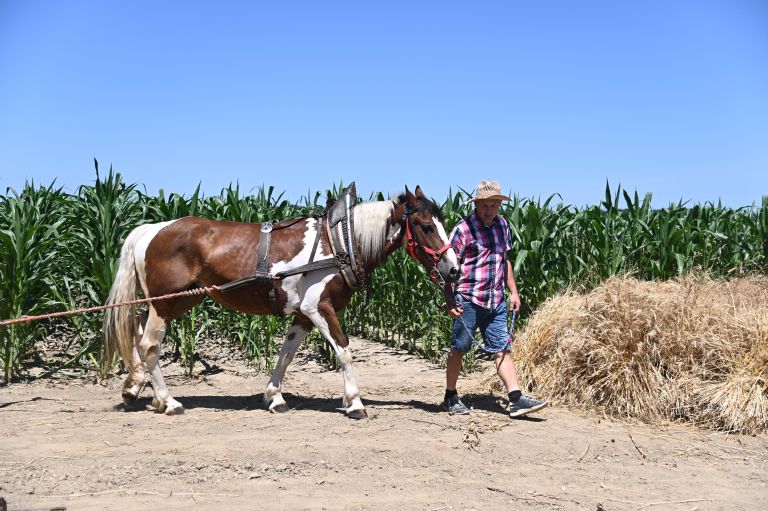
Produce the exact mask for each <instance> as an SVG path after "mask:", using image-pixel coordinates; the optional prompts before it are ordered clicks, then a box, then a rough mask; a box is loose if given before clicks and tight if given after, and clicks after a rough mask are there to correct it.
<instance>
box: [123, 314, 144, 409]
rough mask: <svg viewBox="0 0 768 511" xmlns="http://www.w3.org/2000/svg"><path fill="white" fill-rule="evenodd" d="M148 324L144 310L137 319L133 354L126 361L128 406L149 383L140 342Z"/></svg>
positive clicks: (125, 390) (125, 386)
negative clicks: (140, 351) (140, 350)
mask: <svg viewBox="0 0 768 511" xmlns="http://www.w3.org/2000/svg"><path fill="white" fill-rule="evenodd" d="M146 324H147V313H146V312H143V313H142V314H141V316H140V317H139V318H137V320H136V336H135V338H134V340H133V356H132V357H131V360H130V361H128V362H126V364H125V365H126V366H127V369H128V376H127V377H126V379H125V382H124V383H123V403H124V404H125V406H126V408H131V407H133V406H134V405H135V404H136V399H137V398H138V397H139V394H141V391H142V390H144V387H145V386H146V385H147V374H146V372H145V371H144V361H143V360H142V359H141V355H140V353H139V343H140V342H141V338H142V336H143V335H144V326H145V325H146Z"/></svg>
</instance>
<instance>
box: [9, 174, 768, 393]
mask: <svg viewBox="0 0 768 511" xmlns="http://www.w3.org/2000/svg"><path fill="white" fill-rule="evenodd" d="M95 163H96V181H95V184H94V185H93V186H90V185H83V186H80V187H79V188H78V189H77V191H76V193H66V192H64V191H63V190H62V189H61V188H56V187H55V185H54V184H51V185H48V186H39V185H35V183H27V184H26V186H25V187H24V188H23V189H22V190H21V191H16V190H13V189H8V190H7V191H6V193H5V195H0V319H8V318H17V317H20V316H23V315H36V314H43V313H48V312H55V311H63V310H70V309H75V308H80V307H90V306H95V305H100V304H103V303H104V302H105V301H106V297H107V295H108V293H109V288H110V286H111V284H112V279H113V277H114V274H115V271H116V266H117V263H118V259H119V252H120V247H121V244H122V241H123V240H124V239H125V237H126V236H127V234H128V233H129V232H130V231H131V230H132V229H133V228H134V227H136V226H137V225H140V224H142V223H146V222H159V221H165V220H170V219H175V218H180V217H183V216H187V215H197V216H202V217H206V218H212V219H223V220H236V221H243V222H262V221H267V220H282V219H286V218H291V217H296V216H301V215H311V214H318V213H320V212H321V211H322V210H323V208H324V207H325V205H326V201H327V200H328V199H329V198H333V197H336V196H337V195H338V193H339V192H340V191H341V189H342V188H343V185H339V186H336V185H334V186H333V188H332V189H328V190H325V191H324V192H323V193H321V192H319V191H318V192H315V194H314V195H312V196H309V195H308V196H305V197H304V198H302V199H301V200H300V201H299V202H298V203H290V202H289V201H288V200H286V199H284V198H283V193H278V192H276V191H275V190H274V188H273V187H260V188H259V189H257V190H256V191H255V193H244V192H243V191H241V190H240V188H239V186H238V185H236V184H235V185H230V186H229V187H228V188H225V189H223V190H221V192H220V193H219V194H218V195H215V196H210V197H204V196H203V195H201V193H200V189H199V187H198V189H197V190H195V192H194V193H192V195H191V196H188V197H186V196H182V195H179V194H176V193H170V194H168V195H167V196H166V194H165V193H164V192H162V191H161V192H160V193H159V194H158V195H157V196H150V195H147V194H146V193H143V192H142V191H141V189H140V186H139V185H136V184H128V183H126V182H125V181H124V180H123V178H122V176H121V175H120V174H119V173H116V172H113V170H112V169H111V168H110V170H109V172H108V173H107V175H106V176H105V177H103V176H102V175H101V174H100V172H99V168H98V162H95ZM469 197H470V194H469V193H468V192H467V191H465V190H463V189H461V188H459V189H458V191H456V192H453V191H452V190H451V191H449V193H448V197H447V198H446V199H445V200H444V201H441V200H439V199H437V200H435V202H436V203H437V204H438V205H440V206H441V208H442V210H443V213H444V215H445V217H446V223H447V227H448V229H449V230H450V229H451V228H452V227H453V225H454V224H455V223H456V222H458V221H459V220H461V218H462V217H463V216H465V215H467V214H469V213H470V212H471V209H470V206H467V205H465V202H466V200H467V199H468V198H469ZM383 198H384V197H383V196H382V195H381V194H380V193H377V194H374V196H371V197H369V199H368V200H382V199H383ZM556 198H557V195H552V196H550V197H549V198H547V199H546V200H544V201H543V202H542V201H540V200H536V201H534V200H531V199H526V198H520V197H517V196H515V197H514V199H513V200H512V201H511V202H510V203H508V204H505V205H504V206H502V210H501V213H500V214H502V215H504V216H505V217H506V218H507V219H508V220H509V222H510V225H511V227H512V231H513V237H514V241H515V248H514V249H513V251H512V253H511V254H510V257H511V258H512V260H513V261H514V270H515V275H516V277H517V283H518V287H519V289H520V292H521V296H522V299H523V310H522V314H521V317H522V319H523V321H524V320H525V318H526V317H527V316H528V315H529V314H530V312H531V311H532V310H534V309H535V308H536V307H537V306H538V305H539V304H541V303H542V302H543V301H544V300H545V299H546V298H548V297H549V296H552V295H553V294H555V293H557V292H558V291H560V290H562V289H563V288H565V287H569V286H580V287H585V288H589V287H592V286H596V285H598V284H599V283H600V282H602V281H603V280H605V279H606V278H609V277H612V276H614V275H620V274H627V273H629V274H633V275H635V276H636V277H638V278H641V279H646V280H661V279H668V278H672V277H676V276H682V275H685V274H688V273H689V272H692V271H700V272H706V273H709V274H711V275H712V276H716V277H719V276H725V277H728V276H736V275H743V274H748V273H763V274H765V273H768V196H764V197H762V202H761V203H760V204H759V205H757V204H753V205H751V206H746V207H742V208H738V209H733V208H726V207H724V206H722V205H721V204H713V203H706V204H703V205H701V204H696V205H693V206H688V205H687V204H684V203H677V204H670V205H669V206H667V207H665V208H661V209H652V208H651V194H646V195H645V196H644V197H643V198H642V199H641V198H640V196H639V195H638V194H637V193H635V194H633V195H630V194H629V193H627V192H626V191H624V190H621V189H617V190H615V191H612V190H611V189H610V187H609V185H607V184H606V189H605V193H604V198H603V199H602V201H601V202H600V203H599V204H598V205H595V206H590V207H586V208H576V207H574V206H568V205H564V204H562V203H556V201H555V199H556ZM442 302H443V299H442V297H441V296H437V295H436V289H435V287H434V285H433V284H432V283H431V281H430V280H429V278H428V277H427V276H426V274H425V272H424V270H423V269H422V268H421V267H420V266H419V265H417V264H416V263H415V262H413V261H411V260H410V259H409V258H408V256H407V255H406V253H405V251H397V252H396V253H395V254H394V255H393V256H392V257H391V258H390V259H389V260H388V261H387V262H386V263H385V264H383V265H382V266H380V267H379V268H378V269H377V270H376V272H375V273H374V275H373V276H372V278H371V282H370V284H369V286H368V289H367V290H366V291H364V292H361V293H358V294H356V295H355V298H353V300H352V302H351V304H350V306H349V307H348V308H347V310H346V312H345V313H344V314H343V315H342V326H343V327H344V328H345V331H346V332H347V334H349V335H359V336H363V337H366V338H370V339H374V340H378V341H381V342H385V343H387V344H390V345H396V346H398V347H404V348H407V349H409V350H411V351H412V352H414V353H417V354H419V355H422V356H425V357H428V358H431V359H433V360H437V359H439V357H440V356H441V353H444V352H445V350H446V349H447V347H448V346H449V345H450V342H449V332H450V318H449V317H448V316H447V314H445V313H444V312H442V310H441V306H442ZM101 319H102V318H101V315H100V314H89V315H73V316H67V317H65V318H60V319H57V320H43V321H38V322H31V323H21V324H16V325H13V326H10V327H0V362H1V363H2V366H3V378H4V381H5V382H6V383H10V382H11V381H13V380H14V379H15V378H16V377H17V376H18V375H19V374H20V372H22V369H24V368H27V367H32V366H34V365H35V364H40V363H41V360H42V357H41V353H40V351H41V343H42V346H44V345H45V340H46V339H48V338H51V337H52V336H56V335H61V332H65V333H66V337H67V339H66V341H67V343H66V346H65V348H66V351H67V353H69V356H68V357H67V359H66V360H64V361H61V362H57V363H56V364H54V365H52V366H50V367H49V368H48V374H50V372H51V371H55V370H58V369H61V368H64V367H69V368H74V369H79V370H82V371H86V370H93V369H96V368H99V367H102V366H100V362H99V357H100V352H101V348H102V345H101V334H100V325H101ZM285 327H286V322H285V320H284V319H283V318H278V317H259V316H249V315H245V314H240V313H235V312H233V311H230V310H228V309H226V308H224V307H222V306H220V305H218V304H216V303H214V302H212V301H210V300H204V301H203V303H202V304H200V305H198V306H197V307H196V308H195V309H194V310H193V311H192V312H191V313H189V314H188V315H187V316H185V317H184V318H182V319H180V320H178V321H175V322H173V323H171V326H170V327H169V329H168V334H167V337H166V342H165V346H166V351H168V352H171V353H172V354H173V356H174V357H176V358H177V359H178V360H179V361H180V362H181V363H182V364H183V365H184V366H185V367H186V368H187V370H188V371H189V372H190V374H192V373H193V372H194V367H195V363H196V362H197V361H198V360H199V357H198V353H197V350H196V343H197V342H198V341H199V340H200V339H201V338H202V337H203V336H205V337H208V338H213V339H219V340H221V342H230V343H233V344H235V345H237V346H238V347H239V348H240V349H241V350H243V352H244V353H245V354H246V355H247V357H248V358H249V359H250V360H252V361H253V362H254V364H256V365H258V366H260V367H264V368H271V365H272V363H273V360H274V357H275V354H276V353H277V351H278V349H279V347H278V346H277V345H276V343H275V341H274V339H275V337H278V338H279V337H280V336H281V335H282V333H283V331H284V330H285ZM307 342H308V343H310V344H311V345H312V346H313V347H314V348H315V349H316V350H318V351H319V352H320V353H322V354H323V355H324V356H326V357H327V359H328V360H329V363H331V364H332V363H333V361H332V360H331V359H330V357H331V355H330V353H329V351H328V349H327V347H326V346H325V345H324V343H323V341H322V339H321V338H320V337H319V335H317V334H316V333H314V334H313V335H312V336H310V338H309V339H308V340H307ZM466 363H467V364H472V357H468V358H467V359H466ZM48 364H49V365H50V362H48ZM108 365H109V364H107V366H108ZM102 368H103V367H102ZM107 369H108V368H107Z"/></svg>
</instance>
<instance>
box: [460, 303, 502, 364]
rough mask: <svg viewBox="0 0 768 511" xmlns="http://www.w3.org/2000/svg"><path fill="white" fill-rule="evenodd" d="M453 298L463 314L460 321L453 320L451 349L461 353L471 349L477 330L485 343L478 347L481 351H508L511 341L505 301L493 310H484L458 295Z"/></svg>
mask: <svg viewBox="0 0 768 511" xmlns="http://www.w3.org/2000/svg"><path fill="white" fill-rule="evenodd" d="M453 298H454V300H456V303H457V304H458V305H461V306H462V307H464V313H463V314H462V315H461V318H460V319H459V318H456V319H454V320H453V328H452V329H451V338H452V343H451V348H453V349H455V350H456V351H461V352H462V353H466V352H468V351H469V350H470V348H471V347H472V337H473V336H474V337H475V339H477V337H476V336H475V334H476V332H477V329H478V328H479V329H480V333H481V334H483V340H484V341H485V342H484V343H483V345H482V346H478V347H479V348H481V349H482V350H483V351H487V352H488V353H498V352H500V351H508V350H509V349H510V347H511V339H510V337H509V332H508V331H507V314H508V312H507V301H506V300H503V301H502V302H501V303H500V304H499V305H498V307H496V308H495V309H485V308H483V307H480V306H479V305H475V304H474V303H472V302H471V301H470V300H467V299H466V298H464V297H463V296H462V295H460V294H456V295H455V296H454V297H453ZM462 320H463V323H462ZM477 340H478V341H479V340H480V339H477Z"/></svg>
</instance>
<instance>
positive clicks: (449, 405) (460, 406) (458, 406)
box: [443, 394, 469, 415]
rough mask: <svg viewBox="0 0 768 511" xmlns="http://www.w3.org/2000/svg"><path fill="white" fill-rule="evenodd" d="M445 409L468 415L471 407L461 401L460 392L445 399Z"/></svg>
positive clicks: (453, 412)
mask: <svg viewBox="0 0 768 511" xmlns="http://www.w3.org/2000/svg"><path fill="white" fill-rule="evenodd" d="M443 409H444V410H445V411H447V412H448V413H450V414H451V415H453V414H456V415H466V414H468V413H469V408H467V407H466V406H464V403H462V402H461V399H459V396H458V394H454V395H453V396H450V397H447V398H445V401H443Z"/></svg>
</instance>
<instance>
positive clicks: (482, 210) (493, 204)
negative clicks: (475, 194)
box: [475, 199, 501, 227]
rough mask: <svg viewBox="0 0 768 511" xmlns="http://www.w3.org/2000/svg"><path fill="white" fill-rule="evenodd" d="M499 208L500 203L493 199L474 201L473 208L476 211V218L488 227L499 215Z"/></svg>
mask: <svg viewBox="0 0 768 511" xmlns="http://www.w3.org/2000/svg"><path fill="white" fill-rule="evenodd" d="M500 207H501V201H500V200H495V199H482V200H476V201H475V208H476V209H477V216H478V217H479V218H480V221H481V222H483V225H485V226H486V227H487V226H490V225H491V222H493V219H494V218H496V215H498V214H499V208H500Z"/></svg>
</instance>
